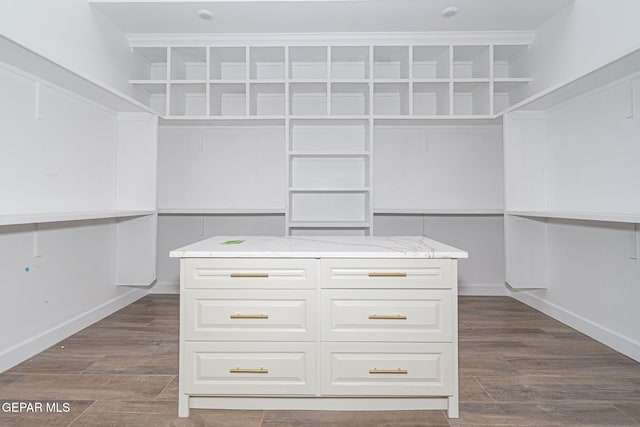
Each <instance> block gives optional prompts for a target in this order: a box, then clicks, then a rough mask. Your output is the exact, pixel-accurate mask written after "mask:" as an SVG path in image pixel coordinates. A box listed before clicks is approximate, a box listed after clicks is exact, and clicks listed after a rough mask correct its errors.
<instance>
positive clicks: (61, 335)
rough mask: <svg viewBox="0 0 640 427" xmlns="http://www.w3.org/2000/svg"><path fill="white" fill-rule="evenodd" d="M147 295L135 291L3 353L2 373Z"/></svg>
mask: <svg viewBox="0 0 640 427" xmlns="http://www.w3.org/2000/svg"><path fill="white" fill-rule="evenodd" d="M147 293H148V292H147V290H146V289H133V290H131V291H130V292H127V293H126V294H124V295H120V296H118V297H116V298H113V299H111V300H109V301H107V302H105V303H103V304H100V305H99V306H97V307H94V308H92V309H91V310H88V311H86V312H84V313H81V314H79V315H77V316H75V317H73V318H71V319H69V320H66V321H64V322H62V323H60V324H58V325H55V326H53V327H51V328H49V329H47V330H46V331H43V332H41V333H39V334H38V335H36V336H33V337H31V338H29V339H26V340H24V341H22V342H21V343H18V344H16V345H14V346H12V347H10V348H8V349H6V350H4V351H2V352H1V353H0V372H4V371H6V370H7V369H9V368H11V367H13V366H15V365H17V364H19V363H21V362H23V361H25V360H27V359H28V358H30V357H32V356H34V355H36V354H38V353H40V352H41V351H43V350H46V349H47V348H49V347H51V346H52V345H54V344H55V343H57V342H60V341H62V340H63V339H65V338H67V337H69V336H71V335H73V334H75V333H76V332H78V331H80V330H82V329H84V328H86V327H87V326H90V325H92V324H94V323H96V322H97V321H99V320H102V319H104V318H105V317H107V316H108V315H110V314H112V313H114V312H116V311H118V310H120V309H121V308H124V307H126V306H128V305H129V304H131V303H133V302H134V301H137V300H139V299H140V298H142V297H143V296H145V295H147Z"/></svg>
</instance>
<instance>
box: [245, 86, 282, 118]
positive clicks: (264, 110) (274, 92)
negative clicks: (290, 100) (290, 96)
mask: <svg viewBox="0 0 640 427" xmlns="http://www.w3.org/2000/svg"><path fill="white" fill-rule="evenodd" d="M249 92H250V93H249V95H250V111H249V113H250V115H252V116H283V115H284V114H285V95H284V84H281V83H252V84H251V85H250V89H249Z"/></svg>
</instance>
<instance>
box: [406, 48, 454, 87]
mask: <svg viewBox="0 0 640 427" xmlns="http://www.w3.org/2000/svg"><path fill="white" fill-rule="evenodd" d="M413 78H414V79H448V78H449V46H414V48H413Z"/></svg>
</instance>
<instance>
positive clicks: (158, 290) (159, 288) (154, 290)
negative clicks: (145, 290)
mask: <svg viewBox="0 0 640 427" xmlns="http://www.w3.org/2000/svg"><path fill="white" fill-rule="evenodd" d="M149 293H150V294H179V293H180V283H177V282H161V283H156V284H155V285H153V286H152V287H151V289H149Z"/></svg>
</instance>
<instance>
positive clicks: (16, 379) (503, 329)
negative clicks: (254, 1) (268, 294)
mask: <svg viewBox="0 0 640 427" xmlns="http://www.w3.org/2000/svg"><path fill="white" fill-rule="evenodd" d="M177 374H178V296H173V295H171V296H169V295H151V296H147V297H145V298H143V299H141V300H140V301H138V302H136V303H134V304H132V305H130V306H128V307H126V308H124V309H123V310H120V311H119V312H117V313H114V314H113V315H111V316H109V317H108V318H106V319H104V320H102V321H100V322H98V323H96V324H94V325H92V326H91V327H89V328H86V329H84V330H82V331H80V332H79V333H77V334H75V335H73V336H72V337H70V338H68V339H66V340H64V341H62V342H60V343H58V344H57V345H55V346H53V347H51V348H49V349H47V350H46V351H44V352H42V353H40V354H38V355H37V356H35V357H33V358H32V359H30V360H28V361H26V362H24V363H22V364H20V365H18V366H16V367H14V368H13V369H10V370H8V371H6V372H4V373H2V374H0V403H3V402H15V401H31V402H34V403H35V402H58V403H59V405H60V412H59V413H22V414H9V413H4V412H2V411H1V410H0V426H37V425H46V426H68V425H70V426H153V427H157V426H198V427H199V426H225V427H233V426H241V427H251V426H273V427H275V426H282V427H284V426H367V427H368V426H404V427H408V426H453V427H457V426H460V427H461V426H472V425H473V426H497V425H501V426H558V425H570V426H629V425H632V426H639V425H640V364H639V363H637V362H635V361H633V360H631V359H629V358H627V357H625V356H623V355H621V354H619V353H616V352H615V351H613V350H611V349H609V348H607V347H605V346H603V345H601V344H599V343H597V342H595V341H594V340H592V339H590V338H588V337H586V336H584V335H582V334H580V333H578V332H576V331H575V330H573V329H571V328H569V327H567V326H564V325H563V324H561V323H559V322H557V321H555V320H553V319H551V318H549V317H547V316H545V315H543V314H541V313H539V312H537V311H535V310H533V309H531V308H529V307H527V306H525V305H523V304H521V303H519V302H517V301H515V300H513V299H511V298H507V297H461V298H460V395H461V399H460V400H461V405H460V418H459V419H455V420H448V419H447V417H446V415H445V413H444V411H403V412H318V411H211V410H192V412H191V416H190V417H189V418H188V419H181V418H177V395H178V387H177ZM64 402H67V403H69V406H70V408H69V409H70V411H69V412H64V410H63V408H62V403H64Z"/></svg>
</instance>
